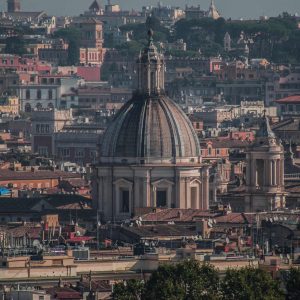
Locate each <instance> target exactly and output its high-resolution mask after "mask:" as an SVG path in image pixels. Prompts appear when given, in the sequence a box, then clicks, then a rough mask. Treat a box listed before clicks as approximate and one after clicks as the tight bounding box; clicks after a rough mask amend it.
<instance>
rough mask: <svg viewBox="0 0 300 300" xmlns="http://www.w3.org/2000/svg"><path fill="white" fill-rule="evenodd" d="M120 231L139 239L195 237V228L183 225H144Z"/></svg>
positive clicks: (124, 228)
mask: <svg viewBox="0 0 300 300" xmlns="http://www.w3.org/2000/svg"><path fill="white" fill-rule="evenodd" d="M121 231H123V232H124V233H126V232H129V233H132V234H135V235H137V236H139V237H152V236H156V237H157V236H178V237H182V236H194V235H197V230H196V226H183V225H166V224H161V225H146V226H140V227H122V228H121Z"/></svg>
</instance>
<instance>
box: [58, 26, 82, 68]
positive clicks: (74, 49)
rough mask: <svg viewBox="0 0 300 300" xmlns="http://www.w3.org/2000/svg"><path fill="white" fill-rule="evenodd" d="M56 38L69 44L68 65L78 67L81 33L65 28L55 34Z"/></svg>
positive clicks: (74, 29)
mask: <svg viewBox="0 0 300 300" xmlns="http://www.w3.org/2000/svg"><path fill="white" fill-rule="evenodd" d="M54 37H55V38H62V39H63V40H65V41H67V42H68V43H69V47H68V61H67V62H66V63H67V64H68V65H77V64H78V63H79V48H80V37H81V34H80V31H79V30H78V29H76V28H63V29H60V30H58V31H56V32H55V33H54Z"/></svg>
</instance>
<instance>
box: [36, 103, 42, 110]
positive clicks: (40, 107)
mask: <svg viewBox="0 0 300 300" xmlns="http://www.w3.org/2000/svg"><path fill="white" fill-rule="evenodd" d="M36 108H37V109H38V110H40V109H42V108H43V106H42V104H41V103H40V102H38V103H37V105H36Z"/></svg>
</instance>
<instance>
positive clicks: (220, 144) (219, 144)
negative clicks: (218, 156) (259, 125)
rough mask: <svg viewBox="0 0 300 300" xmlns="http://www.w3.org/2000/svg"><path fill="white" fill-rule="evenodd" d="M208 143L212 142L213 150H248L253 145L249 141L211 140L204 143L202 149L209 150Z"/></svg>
mask: <svg viewBox="0 0 300 300" xmlns="http://www.w3.org/2000/svg"><path fill="white" fill-rule="evenodd" d="M207 142H211V144H212V147H213V148H246V147H248V146H249V145H250V144H251V142H249V141H243V140H236V139H226V140H225V139H224V140H219V139H210V140H207V141H202V142H201V144H200V145H201V148H207Z"/></svg>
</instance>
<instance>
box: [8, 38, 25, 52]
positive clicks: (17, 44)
mask: <svg viewBox="0 0 300 300" xmlns="http://www.w3.org/2000/svg"><path fill="white" fill-rule="evenodd" d="M5 43H6V45H5V49H4V52H5V53H8V54H17V55H23V54H26V53H27V51H26V48H25V42H24V40H23V38H22V37H21V36H12V37H8V38H7V39H6V41H5Z"/></svg>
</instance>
